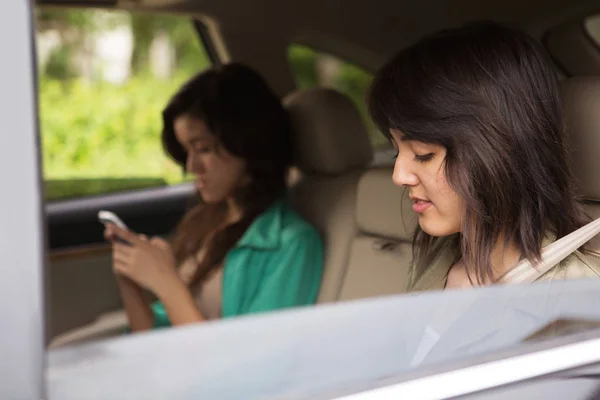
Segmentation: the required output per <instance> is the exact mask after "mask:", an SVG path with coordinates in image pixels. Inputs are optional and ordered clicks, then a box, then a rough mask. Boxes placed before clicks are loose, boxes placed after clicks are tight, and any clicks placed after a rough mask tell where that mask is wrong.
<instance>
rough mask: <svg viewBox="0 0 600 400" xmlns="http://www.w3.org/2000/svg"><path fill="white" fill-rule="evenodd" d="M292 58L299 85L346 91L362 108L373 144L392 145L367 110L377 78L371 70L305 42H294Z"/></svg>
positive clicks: (379, 145) (360, 109)
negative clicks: (374, 79)
mask: <svg viewBox="0 0 600 400" xmlns="http://www.w3.org/2000/svg"><path fill="white" fill-rule="evenodd" d="M288 59H289V62H290V66H291V70H292V74H293V76H294V79H295V80H296V86H297V87H298V88H300V89H305V88H310V87H315V86H322V87H328V88H332V89H335V90H337V91H339V92H341V93H344V94H345V95H346V96H348V97H349V98H350V99H352V101H353V102H354V104H356V106H357V107H358V110H359V112H360V114H361V116H362V117H363V120H364V122H365V125H366V126H367V129H368V131H369V137H370V139H371V143H372V145H373V147H374V148H381V147H386V146H388V141H387V139H386V138H385V136H383V135H382V134H381V133H380V132H379V131H378V130H377V128H376V127H375V125H374V124H373V122H372V121H371V119H370V118H369V115H368V112H367V104H366V96H367V93H368V90H369V87H370V86H371V81H372V80H373V75H372V74H371V73H369V72H367V71H365V70H364V69H362V68H360V67H358V66H356V65H354V64H352V63H349V62H347V61H344V60H341V59H339V58H337V57H334V56H332V55H330V54H326V53H322V52H318V51H316V50H313V49H311V48H310V47H307V46H304V45H298V44H292V45H290V46H289V47H288Z"/></svg>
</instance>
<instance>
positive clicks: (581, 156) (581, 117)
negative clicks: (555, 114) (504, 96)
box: [562, 77, 600, 256]
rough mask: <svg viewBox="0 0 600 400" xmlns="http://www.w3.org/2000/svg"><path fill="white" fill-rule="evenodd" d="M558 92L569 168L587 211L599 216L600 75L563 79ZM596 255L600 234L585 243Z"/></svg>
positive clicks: (599, 251) (591, 215)
mask: <svg viewBox="0 0 600 400" xmlns="http://www.w3.org/2000/svg"><path fill="white" fill-rule="evenodd" d="M562 93H563V101H564V107H565V116H566V120H567V121H566V122H567V138H568V144H569V150H570V163H571V169H572V171H573V173H574V175H575V178H576V185H577V189H578V192H579V194H580V195H581V196H582V197H583V198H584V200H585V208H586V212H587V214H588V215H589V216H590V217H592V218H598V217H600V157H598V154H600V78H595V77H580V78H570V79H565V80H564V81H563V82H562ZM588 249H589V250H590V251H592V252H593V253H594V255H596V256H600V235H599V236H596V237H595V238H594V239H592V240H591V241H590V242H589V243H588Z"/></svg>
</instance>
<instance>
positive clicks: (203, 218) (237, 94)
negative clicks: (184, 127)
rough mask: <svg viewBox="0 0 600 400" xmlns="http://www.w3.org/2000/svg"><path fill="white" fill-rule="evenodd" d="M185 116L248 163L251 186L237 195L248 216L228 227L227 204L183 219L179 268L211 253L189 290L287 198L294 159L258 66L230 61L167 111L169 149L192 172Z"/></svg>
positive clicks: (187, 88) (195, 81)
mask: <svg viewBox="0 0 600 400" xmlns="http://www.w3.org/2000/svg"><path fill="white" fill-rule="evenodd" d="M181 115H190V116H193V117H196V118H198V119H200V120H202V121H203V122H204V123H205V124H206V125H207V126H208V128H209V130H210V131H211V132H212V133H213V134H214V135H215V137H216V139H217V141H218V143H219V145H220V146H223V147H224V148H225V149H226V150H227V151H229V152H230V153H232V154H234V155H236V156H237V157H240V158H242V159H244V160H245V162H246V165H247V172H248V173H249V175H250V176H251V177H252V180H251V183H250V184H249V185H248V186H245V187H244V188H240V189H238V191H237V192H236V193H235V194H234V198H235V200H236V203H237V204H238V205H240V206H241V209H242V218H241V219H240V220H239V221H238V222H236V223H234V224H232V225H229V226H227V227H225V228H224V229H220V228H219V227H220V226H221V225H222V224H223V222H224V220H225V218H226V216H227V204H226V203H225V202H222V203H220V204H203V203H202V202H201V201H200V204H198V205H197V206H195V207H194V208H192V209H191V210H190V211H189V212H188V213H187V214H186V215H185V216H184V217H183V219H182V221H181V223H180V224H179V226H178V227H177V229H176V231H175V234H174V237H173V250H174V253H175V258H176V259H177V261H178V262H179V263H182V262H184V261H185V260H187V259H189V258H190V257H193V256H195V255H196V254H197V252H198V251H199V250H200V249H201V248H205V249H206V250H205V251H206V252H205V253H204V254H205V255H204V258H203V260H202V261H201V263H200V264H199V265H198V266H197V269H196V273H195V275H194V276H193V277H192V280H191V282H190V285H196V284H198V283H200V282H202V281H203V280H204V279H206V277H207V276H208V275H209V273H210V272H211V271H212V270H213V269H214V268H216V267H217V266H219V265H220V264H221V263H222V262H223V260H224V259H225V256H226V254H227V252H228V251H229V250H230V249H231V248H233V247H234V246H235V244H236V242H237V241H238V240H239V239H240V238H241V237H242V235H243V234H244V232H245V231H246V229H248V227H249V226H250V224H252V222H253V221H254V219H255V218H256V217H257V216H259V215H260V214H261V213H262V212H264V211H265V210H266V209H267V208H269V207H270V206H271V205H272V204H273V203H274V202H275V201H276V200H278V199H279V198H280V197H282V196H283V195H284V193H285V190H286V180H285V178H286V174H287V172H288V169H289V166H290V164H291V160H292V137H291V123H290V118H289V115H288V113H287V111H286V110H285V109H284V108H283V106H282V104H281V101H280V100H279V98H278V97H277V95H276V94H275V93H274V92H273V91H272V90H271V89H270V88H269V86H268V85H267V83H266V82H265V80H264V79H263V78H262V77H261V76H260V75H259V74H257V73H256V72H255V71H254V70H252V69H251V68H249V67H247V66H244V65H241V64H238V63H231V64H227V65H224V66H221V67H216V68H212V69H210V70H207V71H204V72H202V73H200V74H198V75H196V76H194V77H193V78H192V79H191V80H189V81H188V82H187V83H186V84H184V85H183V86H182V87H181V89H180V90H179V91H178V92H177V93H176V94H175V95H174V96H173V98H172V99H171V101H170V102H169V104H168V105H167V106H166V108H165V110H164V111H163V126H164V127H163V132H162V141H163V147H164V149H165V151H166V152H167V153H168V154H169V155H170V156H171V157H172V158H173V159H174V160H175V161H177V162H178V163H179V164H180V165H182V166H185V163H186V159H187V154H186V152H185V149H184V148H183V147H182V146H181V144H180V143H179V142H178V141H177V139H176V137H175V132H174V127H173V126H174V121H175V119H177V118H178V117H179V116H181Z"/></svg>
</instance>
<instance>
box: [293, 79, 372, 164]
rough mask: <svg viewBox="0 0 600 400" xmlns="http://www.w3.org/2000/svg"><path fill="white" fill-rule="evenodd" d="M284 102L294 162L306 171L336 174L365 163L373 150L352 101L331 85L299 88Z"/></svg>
mask: <svg viewBox="0 0 600 400" xmlns="http://www.w3.org/2000/svg"><path fill="white" fill-rule="evenodd" d="M284 104H285V106H286V108H287V109H288V111H289V112H290V116H291V119H292V124H293V128H294V136H295V139H294V146H295V153H296V154H295V157H296V165H297V166H298V168H299V169H300V170H301V171H302V172H304V173H306V174H327V175H338V174H342V173H344V172H346V171H349V170H352V169H354V168H360V167H365V166H367V165H368V164H369V163H370V162H371V159H372V157H373V150H372V149H371V143H370V141H369V136H368V134H367V129H366V127H365V125H364V123H363V121H362V119H361V117H360V114H359V112H358V110H357V109H356V107H355V106H354V104H353V103H352V101H350V99H348V98H347V97H346V96H344V95H343V94H341V93H338V92H336V91H334V90H330V89H321V88H318V89H309V90H300V91H297V92H294V93H292V94H290V95H288V96H287V97H286V98H285V99H284Z"/></svg>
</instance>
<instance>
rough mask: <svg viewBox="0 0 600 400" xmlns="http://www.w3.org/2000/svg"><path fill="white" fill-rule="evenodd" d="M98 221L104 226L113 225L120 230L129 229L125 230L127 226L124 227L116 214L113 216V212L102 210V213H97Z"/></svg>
mask: <svg viewBox="0 0 600 400" xmlns="http://www.w3.org/2000/svg"><path fill="white" fill-rule="evenodd" d="M98 219H99V220H100V222H102V223H103V224H104V225H106V224H114V225H116V226H118V227H119V228H121V229H129V228H127V225H125V223H124V222H123V221H121V218H119V217H117V214H115V213H114V212H111V211H105V210H102V211H100V212H98Z"/></svg>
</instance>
